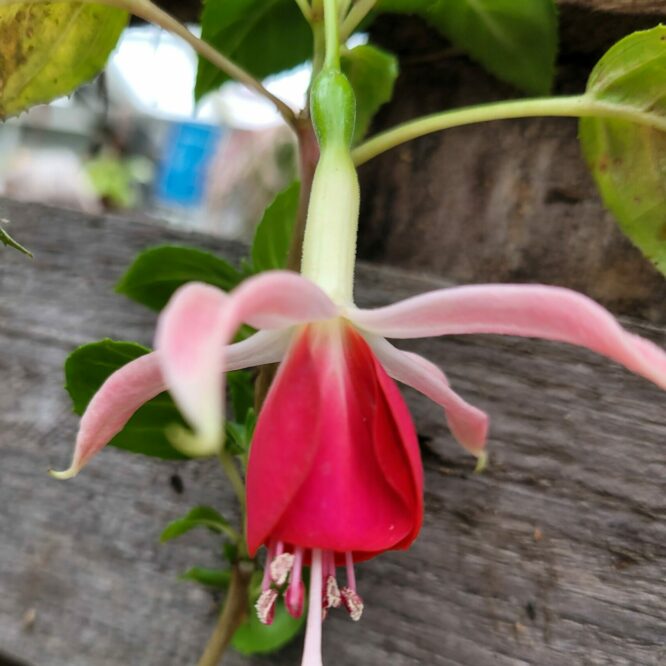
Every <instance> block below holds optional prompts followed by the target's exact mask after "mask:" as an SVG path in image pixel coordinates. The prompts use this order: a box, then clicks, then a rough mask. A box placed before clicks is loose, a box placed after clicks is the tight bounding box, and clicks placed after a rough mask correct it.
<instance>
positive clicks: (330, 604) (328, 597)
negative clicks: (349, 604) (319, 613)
mask: <svg viewBox="0 0 666 666" xmlns="http://www.w3.org/2000/svg"><path fill="white" fill-rule="evenodd" d="M341 603H342V599H341V598H340V588H339V587H338V581H337V580H335V576H327V577H326V589H325V595H324V607H325V608H338V607H339V606H340V604H341Z"/></svg>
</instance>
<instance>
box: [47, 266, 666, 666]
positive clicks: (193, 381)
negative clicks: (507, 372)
mask: <svg viewBox="0 0 666 666" xmlns="http://www.w3.org/2000/svg"><path fill="white" fill-rule="evenodd" d="M241 323H246V324H249V325H250V326H253V327H254V328H257V329H260V330H259V332H258V333H256V334H255V335H253V336H252V337H250V338H248V339H247V340H245V341H243V342H239V343H236V344H231V345H230V344H229V342H230V340H231V339H232V336H233V334H234V332H235V331H236V329H237V328H238V327H239V326H240V324H241ZM469 333H494V334H505V335H515V336H523V337H537V338H544V339H548V340H555V341H559V342H567V343H570V344H574V345H579V346H582V347H586V348H588V349H591V350H593V351H595V352H597V353H599V354H603V355H604V356H607V357H609V358H611V359H613V360H615V361H616V362H618V363H620V364H622V365H624V366H625V367H626V368H628V369H629V370H631V371H633V372H635V373H636V374H639V375H642V376H643V377H645V378H647V379H649V380H650V381H652V382H654V383H655V384H657V385H658V386H660V387H661V388H665V389H666V353H664V351H662V350H661V349H659V348H658V347H657V346H656V345H654V344H653V343H651V342H649V341H648V340H645V339H643V338H640V337H638V336H636V335H633V334H631V333H629V332H627V331H625V330H624V329H623V328H622V327H621V326H620V325H619V324H618V323H617V322H616V321H615V319H614V318H613V317H612V316H611V315H610V314H609V313H608V312H607V311H606V310H604V309H603V308H602V307H601V306H599V305H597V304H596V303H594V302H593V301H591V300H590V299H588V298H586V297H585V296H582V295H580V294H577V293H575V292H572V291H570V290H567V289H562V288H558V287H548V286H540V285H479V286H465V287H454V288H450V289H442V290H437V291H433V292H430V293H426V294H422V295H420V296H415V297H412V298H408V299H406V300H404V301H401V302H398V303H396V304H394V305H389V306H387V307H382V308H377V309H371V310H363V309H359V308H356V307H355V306H353V305H340V304H336V303H334V302H333V300H331V298H330V297H329V296H328V295H327V294H326V293H325V292H324V291H322V290H321V289H320V288H319V287H318V286H316V285H315V284H314V283H312V282H310V281H309V280H307V279H306V278H303V277H301V276H299V275H297V274H295V273H289V272H284V271H275V272H268V273H263V274H261V275H259V276H257V277H254V278H251V279H249V280H247V281H246V282H244V283H243V284H242V285H240V286H239V287H238V288H237V289H236V290H234V291H233V292H231V293H230V294H226V293H224V292H222V291H220V290H218V289H216V288H214V287H211V286H208V285H204V284H198V283H191V284H189V285H186V286H184V287H182V288H181V289H180V290H179V291H178V292H177V293H176V294H175V295H174V296H173V298H172V300H171V302H170V303H169V305H168V306H167V308H166V309H165V310H164V311H163V313H162V315H161V316H160V321H159V325H158V330H157V336H156V351H155V352H153V353H151V354H149V355H146V356H144V357H141V358H139V359H137V360H135V361H133V362H131V363H129V364H128V365H126V366H124V367H123V368H121V369H120V370H118V371H117V372H116V373H115V374H114V375H112V376H111V377H110V378H109V379H108V380H107V381H106V383H105V384H104V385H103V386H102V387H101V388H100V389H99V391H98V392H97V394H96V395H95V396H94V397H93V399H92V400H91V402H90V405H89V406H88V408H87V410H86V413H85V414H84V416H83V418H82V420H81V426H80V430H79V434H78V437H77V441H76V447H75V452H74V458H73V461H72V465H71V467H70V468H69V469H68V470H66V471H65V472H60V473H55V475H56V476H59V477H63V478H65V477H70V476H74V475H75V474H76V473H77V472H78V471H79V470H80V469H81V468H82V467H83V465H85V464H86V463H87V462H88V461H89V460H90V459H91V458H92V457H93V456H94V455H95V454H96V453H97V452H99V451H100V450H101V449H102V448H103V447H104V445H105V444H106V443H107V442H108V441H109V440H110V439H111V438H112V437H113V436H114V435H115V434H116V433H117V432H119V431H120V430H121V429H122V427H123V426H124V424H125V423H126V422H127V420H128V419H129V417H130V416H131V415H132V413H133V412H134V411H135V410H136V409H138V407H140V406H141V405H142V404H143V403H144V402H146V401H148V400H150V399H151V398H153V397H154V396H155V395H157V394H158V393H160V392H161V391H163V390H165V389H168V390H169V391H170V392H171V394H172V395H173V397H174V399H175V400H176V402H177V404H178V405H179V407H180V409H181V411H182V413H183V415H184V417H185V418H186V420H187V421H188V423H189V424H190V425H191V427H192V432H188V433H184V432H183V433H181V434H180V435H179V436H178V438H177V443H178V444H179V445H180V446H182V447H183V448H184V449H185V450H187V451H189V452H196V453H200V454H212V453H214V452H216V451H217V450H218V449H219V447H220V446H221V444H222V432H223V407H224V388H223V378H224V372H225V371H230V370H234V369H240V368H244V367H251V366H255V365H262V364H266V363H271V362H277V361H282V363H281V366H280V369H279V371H278V374H277V376H276V378H275V380H274V382H273V385H272V387H271V390H270V392H269V394H268V396H267V399H266V402H265V404H264V407H263V409H262V410H261V414H260V417H259V421H258V423H257V428H256V432H255V435H254V438H253V442H252V446H251V451H250V458H249V464H248V471H247V501H248V545H249V548H250V552H251V554H254V553H255V552H256V551H257V549H258V548H259V547H260V546H262V545H265V546H266V547H267V548H268V556H267V563H266V573H265V576H264V586H263V590H264V592H263V594H262V595H261V597H260V599H259V602H258V605H257V610H258V612H259V614H260V617H261V618H262V619H263V620H264V621H270V619H271V617H272V613H273V609H274V604H275V602H276V600H277V598H278V596H279V594H280V593H284V596H285V602H286V604H287V608H288V610H289V611H290V612H291V613H292V614H294V615H298V614H300V612H301V611H302V608H303V605H304V604H303V589H304V588H303V583H302V566H303V565H304V564H310V566H311V573H310V603H309V610H308V632H307V635H306V648H305V657H304V664H308V665H310V664H312V665H314V664H319V663H321V657H320V648H319V641H320V634H321V626H320V625H321V620H322V612H323V610H322V609H327V608H330V607H335V606H339V605H341V604H343V605H345V606H346V608H347V610H348V611H349V612H350V614H351V616H352V617H353V618H354V619H358V618H359V617H360V614H361V611H362V607H363V606H362V600H361V597H360V596H359V594H358V592H357V591H356V585H355V577H354V569H353V563H354V561H359V560H364V559H368V558H370V557H373V556H374V555H376V554H378V553H380V552H383V551H385V550H390V549H400V548H406V547H408V546H409V544H410V543H411V542H412V541H413V540H414V538H415V537H416V536H417V534H418V531H419V528H420V525H421V517H422V509H423V507H422V483H423V479H422V470H421V463H420V458H419V451H418V445H417V442H416V436H415V433H414V428H413V425H412V423H411V419H410V416H409V413H408V411H407V408H406V406H405V404H404V402H403V400H402V398H401V396H400V393H399V392H398V390H397V387H396V386H395V384H394V382H393V379H395V380H398V381H400V382H402V383H404V384H407V385H409V386H412V387H414V388H415V389H417V390H419V391H420V392H422V393H424V394H425V395H426V396H428V397H429V398H431V399H432V400H434V401H435V402H437V403H438V404H440V405H441V406H442V407H443V409H444V411H445V415H446V419H447V421H448V424H449V426H450V429H451V431H452V433H453V435H454V436H455V438H456V439H457V440H458V441H459V442H460V443H461V444H462V445H463V446H464V447H465V448H466V449H467V450H469V451H470V452H471V453H473V454H474V455H477V456H480V455H482V453H483V450H484V446H485V442H486V434H487V427H488V418H487V416H486V415H485V414H484V413H483V412H482V411H480V410H478V409H477V408H475V407H473V406H471V405H469V404H468V403H466V402H465V401H464V400H463V399H462V398H461V397H460V396H458V395H457V394H456V393H455V392H454V391H453V389H451V387H450V386H449V383H448V381H447V379H446V377H445V376H444V374H443V373H442V372H441V370H439V368H437V367H436V366H434V365H433V364H432V363H430V362H429V361H427V360H426V359H424V358H422V357H420V356H418V355H416V354H413V353H409V352H404V351H400V350H399V349H397V348H395V347H394V346H393V345H391V344H390V343H389V342H388V341H387V340H386V338H416V337H425V336H435V335H448V334H455V335H460V334H469ZM391 378H392V379H391ZM338 566H344V567H345V568H346V571H347V574H346V584H345V585H344V586H343V587H342V588H341V587H340V586H339V585H338V582H337V578H336V568H337V567H338Z"/></svg>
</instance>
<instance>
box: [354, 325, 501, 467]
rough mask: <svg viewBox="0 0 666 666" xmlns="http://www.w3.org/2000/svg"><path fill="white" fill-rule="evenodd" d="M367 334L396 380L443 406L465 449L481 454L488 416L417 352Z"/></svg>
mask: <svg viewBox="0 0 666 666" xmlns="http://www.w3.org/2000/svg"><path fill="white" fill-rule="evenodd" d="M364 337H365V339H366V340H367V341H368V343H369V344H370V346H371V347H372V349H373V351H374V352H375V354H377V358H378V359H379V361H380V362H381V363H382V365H383V366H384V368H385V369H386V371H387V372H388V374H389V375H390V376H391V377H393V379H396V380H397V381H399V382H402V383H403V384H407V386H411V387H412V388H414V389H416V390H417V391H419V392H421V393H423V395H425V396H426V397H428V398H430V399H431V400H433V401H434V402H436V403H437V404H439V405H441V407H442V408H443V409H444V414H445V416H446V422H447V424H448V426H449V429H450V430H451V433H452V434H453V436H454V437H455V438H456V440H457V441H458V442H459V443H460V444H461V445H462V446H463V448H465V449H466V450H467V451H469V452H470V453H471V454H472V455H474V456H477V457H479V456H480V455H481V454H482V452H483V449H484V447H485V445H486V438H487V436H488V425H489V419H488V415H487V414H486V413H485V412H483V411H482V410H480V409H478V408H477V407H474V406H473V405H470V404H469V403H468V402H466V401H465V400H463V399H462V398H461V397H460V396H459V395H458V394H457V393H456V392H455V391H454V390H453V389H452V388H451V387H450V386H449V382H448V380H447V378H446V376H445V375H444V373H443V372H442V371H441V370H440V369H439V368H438V367H437V366H436V365H435V364H434V363H431V362H430V361H428V360H427V359H425V358H423V357H422V356H419V355H418V354H414V353H412V352H407V351H402V350H400V349H397V348H396V347H394V346H393V345H392V344H391V343H390V342H388V341H387V340H385V339H384V338H382V337H380V336H376V335H372V334H370V333H364Z"/></svg>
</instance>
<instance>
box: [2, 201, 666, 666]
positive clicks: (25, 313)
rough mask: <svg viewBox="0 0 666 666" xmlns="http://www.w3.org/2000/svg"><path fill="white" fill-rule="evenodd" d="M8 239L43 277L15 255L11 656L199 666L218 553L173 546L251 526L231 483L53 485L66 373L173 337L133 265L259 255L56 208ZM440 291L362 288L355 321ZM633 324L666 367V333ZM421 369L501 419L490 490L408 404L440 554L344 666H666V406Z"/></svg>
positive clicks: (470, 346)
mask: <svg viewBox="0 0 666 666" xmlns="http://www.w3.org/2000/svg"><path fill="white" fill-rule="evenodd" d="M0 216H2V217H9V218H10V219H11V220H12V233H13V234H15V236H16V237H17V238H18V239H19V240H20V241H21V242H23V243H25V244H26V245H27V246H28V247H30V248H31V249H32V250H33V251H34V253H35V260H34V261H32V262H31V261H29V260H27V259H26V258H24V257H22V256H20V255H18V254H17V253H14V252H11V251H9V250H4V249H3V250H0V378H1V379H2V387H3V389H2V392H1V393H0V453H1V455H2V458H1V461H2V464H1V465H0V506H1V510H0V590H1V591H2V593H1V594H0V653H5V654H7V655H12V656H13V657H14V658H16V659H20V660H22V661H23V662H24V664H29V665H31V666H118V664H132V665H134V664H137V665H141V666H183V665H185V664H193V663H195V661H196V658H197V657H198V653H199V651H200V650H201V647H202V644H203V643H204V641H205V640H206V638H207V636H208V633H209V631H210V629H211V627H212V624H213V622H214V618H215V608H216V604H215V599H214V598H213V596H212V595H211V594H210V593H209V592H207V591H205V590H202V589H199V588H197V587H195V586H193V585H191V584H186V583H182V582H178V581H177V580H176V577H177V575H178V574H179V573H181V572H182V571H183V570H184V569H186V568H187V567H189V566H192V565H204V566H205V565H213V564H214V563H215V562H216V552H215V550H216V543H217V542H216V541H215V539H213V538H212V537H210V536H209V535H207V534H199V533H196V534H195V533H193V534H191V535H187V536H185V537H183V538H182V539H180V540H179V541H178V542H174V543H172V544H168V545H159V544H158V535H159V533H160V531H161V529H162V527H163V526H164V524H165V523H166V522H167V521H169V520H171V519H173V518H174V517H176V516H178V515H180V514H182V513H184V512H185V511H187V510H188V508H190V507H191V506H193V505H195V504H197V503H201V502H206V503H210V504H213V505H215V506H217V507H218V508H220V509H221V510H222V511H223V512H225V513H229V512H230V509H229V506H230V503H231V493H230V492H229V490H228V488H226V487H225V485H224V483H223V482H222V480H221V475H220V473H219V471H218V469H217V467H216V465H215V464H213V463H211V462H189V463H187V464H176V463H164V462H156V461H151V460H148V459H144V458H140V457H134V456H132V455H128V454H123V453H121V452H118V451H114V450H107V451H104V452H103V453H102V454H101V455H100V456H99V457H98V458H97V459H96V460H95V461H94V462H93V463H92V464H91V465H90V466H89V468H88V469H86V470H85V472H84V473H83V474H81V476H80V477H79V478H77V479H76V480H74V481H70V482H57V481H54V480H51V479H49V478H48V477H47V476H46V470H47V469H48V467H49V466H55V467H61V466H63V465H64V464H66V463H67V461H68V458H69V455H70V451H71V446H72V442H73V439H74V434H75V429H76V424H77V418H76V417H75V416H74V415H73V414H72V413H71V409H70V404H69V401H68V398H67V396H66V394H65V392H64V390H63V389H62V383H63V378H62V363H63V360H64V359H65V356H66V355H67V353H68V352H69V351H70V350H71V349H72V348H74V347H75V346H76V345H78V344H81V343H83V342H86V341H90V340H95V339H98V338H101V337H104V336H110V337H112V338H116V339H134V340H139V341H141V342H144V343H149V342H150V340H151V336H152V331H153V325H154V315H152V314H151V313H149V312H147V311H145V310H143V309H142V308H141V307H139V306H136V305H133V304H131V303H128V302H126V301H125V300H124V299H123V298H121V297H120V296H118V295H115V294H114V293H113V291H112V288H113V283H114V281H115V280H116V279H117V278H118V276H119V275H120V274H121V273H122V271H123V269H124V268H125V266H126V265H127V263H128V262H129V261H130V259H131V257H132V256H133V255H134V253H135V252H137V251H138V250H140V249H142V248H144V247H147V246H149V245H151V244H154V243H157V242H164V241H178V242H185V243H191V244H194V245H197V246H203V247H208V248H216V249H217V250H218V251H219V252H220V253H221V254H222V255H223V256H226V257H229V258H232V259H237V258H238V257H239V255H240V254H241V252H242V251H243V250H242V248H241V246H239V245H237V244H232V243H223V242H220V241H216V240H212V239H210V238H206V237H201V236H195V235H192V234H187V233H181V232H177V231H173V230H172V231H169V230H165V229H163V228H160V227H157V226H150V225H146V224H142V223H137V222H132V221H127V220H122V219H114V218H106V219H101V218H94V217H86V216H83V215H80V214H74V213H68V212H62V211H57V210H54V209H49V208H45V207H41V206H26V205H17V204H10V203H7V202H3V203H1V204H0ZM441 285H442V282H441V281H440V280H436V279H431V278H427V277H424V276H419V275H417V274H413V273H412V274H410V273H401V272H399V271H395V270H393V271H388V270H379V269H377V268H372V267H370V266H367V265H364V266H361V267H360V269H359V272H358V300H359V302H360V303H361V304H379V303H387V302H390V301H393V300H395V299H397V298H402V297H404V296H406V295H408V294H412V293H416V292H420V291H423V290H425V289H432V288H436V287H439V286H441ZM625 323H626V324H627V325H629V326H630V327H631V328H632V329H633V330H634V331H636V332H639V333H641V334H643V335H646V336H648V337H650V338H651V339H653V340H655V341H656V342H657V343H659V344H661V345H662V346H663V345H666V330H664V329H663V328H658V327H655V326H646V325H643V324H641V323H640V322H639V321H626V322H625ZM410 347H411V348H413V349H416V350H418V351H420V352H422V353H424V354H426V355H427V356H428V357H429V358H431V359H432V360H433V361H436V362H438V363H440V364H441V365H442V367H444V368H445V369H446V371H447V372H448V374H449V376H450V379H451V381H452V383H453V384H454V386H455V387H456V388H457V389H459V390H460V392H461V393H462V394H463V395H464V396H465V397H466V398H468V399H469V400H471V401H472V402H474V403H476V404H478V405H479V406H481V407H482V408H484V409H487V410H488V411H489V412H490V414H491V416H492V434H491V439H490V451H491V456H492V459H491V464H490V467H489V469H488V471H487V472H486V473H485V474H483V475H474V474H472V467H473V464H472V461H471V460H470V459H469V457H466V456H465V455H464V454H463V453H461V451H459V450H458V448H457V447H456V446H455V444H454V443H453V441H452V439H451V437H450V435H449V434H448V432H447V431H446V428H445V426H444V423H443V418H442V415H441V413H440V411H439V409H438V408H436V407H435V406H434V405H432V404H430V403H428V402H427V401H426V400H425V399H423V398H421V397H419V396H416V395H414V394H412V393H411V392H410V393H409V395H408V399H409V403H410V405H411V406H412V408H413V413H414V416H415V420H416V423H417V426H418V431H419V433H420V434H421V436H422V439H423V441H424V461H425V469H426V509H427V515H426V520H425V525H424V528H423V532H422V534H421V536H420V538H419V540H418V541H417V543H416V544H415V545H414V546H413V548H412V549H411V550H410V551H408V552H406V553H394V554H387V555H384V556H382V557H379V558H377V559H375V560H374V561H372V562H369V563H367V564H364V565H362V566H360V567H359V568H358V577H359V585H360V590H361V592H362V594H363V596H364V597H365V601H366V604H367V611H366V614H365V616H364V618H363V620H362V621H361V623H360V624H353V623H351V622H350V621H348V620H347V618H346V617H344V615H343V613H333V614H332V615H331V616H330V618H329V619H328V620H327V621H326V625H325V653H326V659H325V661H326V663H328V664H333V663H335V664H339V665H342V666H352V665H354V664H373V665H374V664H391V665H392V666H407V665H410V666H411V665H415V664H431V665H436V666H454V665H455V666H498V665H499V666H527V665H534V666H561V665H562V664H570V665H571V666H574V665H575V666H593V665H594V666H608V665H613V666H638V665H640V666H663V665H664V664H666V643H665V636H666V580H665V577H664V571H666V481H665V479H666V450H665V448H664V447H665V444H666V418H664V405H665V396H664V394H663V393H662V392H660V391H658V390H657V389H655V388H654V387H653V386H651V385H650V384H648V383H647V382H646V381H643V380H642V379H639V378H637V377H634V376H632V375H630V374H629V373H627V372H625V371H623V370H622V369H621V368H619V367H617V366H615V365H613V364H612V363H610V362H606V361H605V360H603V359H600V358H598V357H597V356H595V355H593V354H591V353H587V352H584V351H580V350H577V349H574V348H570V347H566V346H563V345H556V344H548V343H543V342H531V341H525V340H513V339H504V338H496V337H468V338H462V337H459V338H450V339H440V340H428V341H422V342H417V343H415V344H412V345H410ZM277 464H279V463H277ZM176 479H178V480H176ZM181 486H182V487H181ZM299 651H300V641H299V642H297V643H296V644H294V645H292V646H291V647H289V648H288V649H287V650H285V651H284V652H282V653H281V654H279V655H276V656H272V657H270V658H268V659H265V660H260V659H254V660H251V661H249V662H248V661H245V660H244V659H242V658H241V657H240V656H238V655H236V654H231V655H230V656H229V658H228V659H227V661H226V662H225V663H227V664H231V665H240V664H242V663H253V664H261V663H265V664H275V665H278V664H284V665H286V664H295V663H299V660H300V658H299ZM0 663H3V661H2V658H0ZM4 663H7V664H10V663H12V662H9V661H7V662H4Z"/></svg>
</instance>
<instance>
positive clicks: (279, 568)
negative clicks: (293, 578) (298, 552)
mask: <svg viewBox="0 0 666 666" xmlns="http://www.w3.org/2000/svg"><path fill="white" fill-rule="evenodd" d="M293 566H294V556H293V555H292V554H291V553H282V554H280V555H278V556H277V557H275V558H274V559H273V561H272V562H271V566H270V574H271V580H272V581H273V582H274V583H275V584H276V585H277V586H278V587H282V586H283V585H284V584H285V583H286V582H287V578H288V577H289V572H290V571H291V569H292V567H293Z"/></svg>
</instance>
